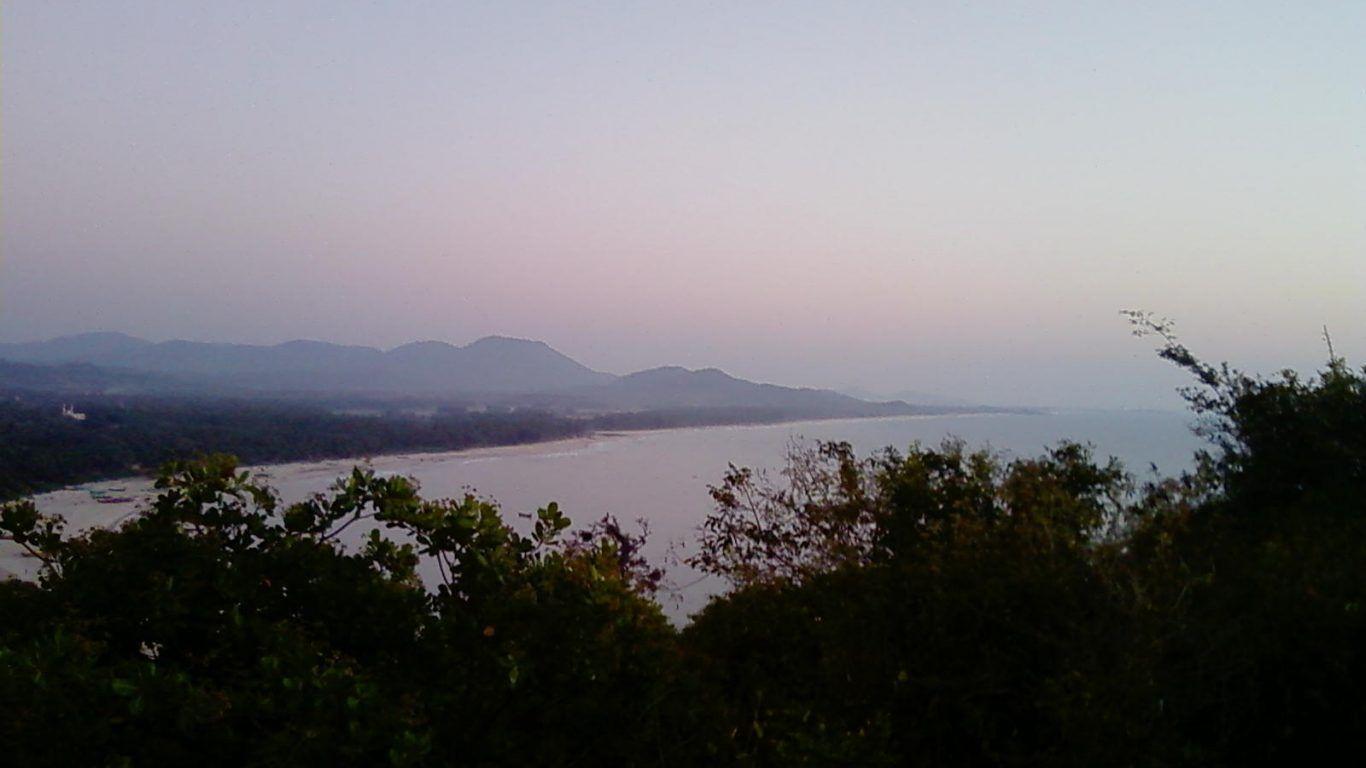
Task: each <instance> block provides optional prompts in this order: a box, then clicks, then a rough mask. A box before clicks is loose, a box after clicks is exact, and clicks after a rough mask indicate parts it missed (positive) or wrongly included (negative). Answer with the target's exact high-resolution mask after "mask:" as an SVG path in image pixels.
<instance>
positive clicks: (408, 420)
mask: <svg viewBox="0 0 1366 768" xmlns="http://www.w3.org/2000/svg"><path fill="white" fill-rule="evenodd" d="M76 402H77V404H78V406H79V410H80V412H81V413H84V414H85V416H86V418H85V420H83V421H76V420H74V419H71V418H67V417H64V416H62V414H61V406H62V402H61V400H60V399H58V398H51V397H35V396H33V395H32V394H31V393H30V394H25V395H22V396H17V395H14V394H9V395H6V396H4V399H3V400H0V499H6V498H15V497H18V496H22V495H26V494H32V493H39V492H42V491H46V490H51V489H53V488H59V487H62V486H64V485H70V484H74V483H81V482H89V481H93V480H99V479H105V478H111V477H122V476H127V475H133V474H151V473H152V472H154V471H156V470H157V469H158V468H159V467H160V466H161V465H162V464H164V463H166V462H168V461H172V460H176V459H191V458H195V457H198V456H202V455H204V454H207V453H212V452H224V453H231V454H233V455H234V456H237V457H239V458H240V459H241V460H242V461H243V462H246V463H248V464H268V463H276V462H284V461H308V460H316V459H338V458H361V457H367V456H376V455H380V454H386V453H406V452H428V451H455V450H461V449H465V448H478V447H483V446H495V445H517V444H522V443H534V442H539V441H543V440H554V439H561V438H569V437H577V436H581V435H586V434H589V433H592V432H594V431H597V430H632V429H665V428H672V427H689V426H707V425H719V424H762V423H774V422H779V421H784V420H790V419H800V418H816V417H818V416H820V415H821V414H817V413H812V412H808V411H802V410H798V409H784V408H748V407H733V408H677V409H669V410H659V411H640V412H633V413H611V414H603V415H597V416H588V417H577V416H569V415H564V414H557V413H552V412H549V411H542V410H528V409H502V410H499V409H491V410H486V411H469V410H465V409H463V408H453V407H436V408H428V409H426V410H421V411H419V410H415V409H414V408H411V407H408V405H404V404H395V403H393V402H390V403H379V404H375V403H365V405H366V406H367V407H366V408H365V409H364V410H365V411H367V412H369V411H373V415H370V414H369V413H367V414H366V415H358V414H356V413H354V412H348V411H347V410H345V409H342V408H341V406H342V405H346V404H345V403H336V404H319V403H314V402H305V401H297V400H296V401H268V400H262V399H225V398H198V397H152V396H137V397H117V396H106V395H101V396H98V397H89V396H87V397H84V398H80V399H78V400H77V401H76ZM409 405H411V404H409Z"/></svg>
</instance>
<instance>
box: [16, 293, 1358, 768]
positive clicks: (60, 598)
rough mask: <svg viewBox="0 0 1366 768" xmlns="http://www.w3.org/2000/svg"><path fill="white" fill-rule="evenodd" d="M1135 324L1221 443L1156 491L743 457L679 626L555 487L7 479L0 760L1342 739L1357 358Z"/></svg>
mask: <svg viewBox="0 0 1366 768" xmlns="http://www.w3.org/2000/svg"><path fill="white" fill-rule="evenodd" d="M1139 320H1140V321H1141V325H1140V328H1141V329H1142V330H1148V331H1151V332H1156V333H1159V334H1162V335H1163V336H1164V337H1166V339H1165V340H1166V344H1165V346H1164V348H1163V351H1162V354H1163V356H1164V357H1166V358H1168V359H1169V360H1171V361H1172V362H1175V363H1177V364H1178V365H1180V366H1182V367H1184V368H1186V369H1187V370H1188V371H1190V372H1191V373H1192V374H1194V375H1195V377H1196V379H1197V381H1198V382H1199V386H1197V387H1196V388H1195V389H1194V390H1192V392H1191V395H1190V397H1191V404H1192V406H1193V407H1194V410H1195V411H1196V413H1197V414H1198V415H1199V416H1200V417H1201V421H1200V424H1201V431H1202V433H1203V434H1204V435H1205V436H1206V437H1207V438H1208V439H1209V440H1210V443H1211V445H1210V448H1209V450H1208V451H1207V452H1202V453H1200V454H1198V455H1197V457H1196V461H1195V468H1194V469H1193V470H1192V471H1190V472H1187V473H1184V474H1182V475H1181V476H1178V477H1172V478H1166V479H1162V480H1158V479H1154V480H1152V481H1150V482H1147V483H1143V484H1139V483H1137V482H1136V481H1135V480H1134V478H1133V477H1132V476H1131V475H1129V474H1127V473H1126V472H1125V470H1124V468H1123V467H1121V466H1120V465H1119V463H1118V462H1116V461H1114V460H1110V461H1103V460H1097V459H1096V457H1094V456H1093V455H1092V453H1091V451H1090V450H1089V449H1088V448H1087V447H1086V446H1083V445H1078V444H1075V443H1062V444H1060V445H1058V446H1056V447H1055V448H1053V449H1052V450H1050V451H1048V452H1047V453H1045V454H1043V455H1040V456H1036V457H1025V458H1020V459H1017V460H1013V461H1006V460H1005V459H1003V458H1002V457H1000V456H999V455H995V454H993V453H991V452H990V451H985V450H972V449H970V448H969V447H968V446H966V445H964V444H962V443H960V442H954V441H947V442H945V443H943V444H941V445H939V446H937V447H926V446H920V445H913V446H911V447H910V448H909V449H907V450H905V451H904V452H901V451H896V450H892V449H888V450H886V451H883V452H880V453H877V454H874V455H872V456H859V455H857V454H855V453H854V451H853V450H852V448H851V447H850V446H849V445H848V444H845V443H824V444H818V445H815V446H807V447H804V448H803V447H798V448H796V449H794V450H793V451H792V453H791V455H790V457H789V461H788V463H787V465H786V467H785V471H783V472H782V473H781V474H772V475H765V474H764V473H762V472H754V471H751V470H750V469H747V468H742V467H734V466H732V467H731V468H730V469H729V471H728V472H727V473H726V474H725V475H724V476H723V477H722V478H719V482H718V484H717V485H716V486H714V487H712V488H711V495H712V498H713V500H714V501H715V506H714V509H713V511H712V513H711V514H710V515H708V516H707V517H706V519H705V520H704V521H703V523H702V525H701V527H700V529H699V531H698V533H697V536H696V537H695V539H694V540H693V541H692V542H691V543H683V544H681V545H680V546H681V547H682V548H681V549H676V550H675V552H676V553H677V554H679V555H680V556H681V557H682V558H683V559H684V561H685V562H686V563H688V564H689V565H691V566H693V567H695V568H696V569H698V570H700V571H702V572H704V573H705V574H708V575H710V576H712V577H713V578H715V579H717V580H719V581H720V582H722V583H723V585H724V591H723V592H721V593H720V594H717V595H715V596H714V597H712V599H711V600H710V601H709V602H708V604H707V606H706V607H705V608H704V609H703V610H701V611H700V612H699V613H697V614H696V615H694V616H692V617H691V618H690V620H689V622H688V623H687V625H686V626H683V627H676V626H673V625H672V624H670V623H669V622H668V621H667V620H666V619H665V616H664V613H663V610H662V605H661V603H662V602H663V600H662V599H661V597H662V596H661V590H666V589H668V584H667V583H665V580H664V572H663V570H662V569H661V568H660V567H659V565H658V564H654V563H651V562H649V560H648V559H647V558H646V557H645V556H644V554H643V551H644V550H643V549H642V545H643V544H644V532H642V533H641V534H636V533H634V532H632V530H631V529H630V528H629V527H625V528H624V527H623V526H622V525H620V524H619V523H618V522H617V521H616V520H615V519H613V518H611V517H608V518H604V519H602V520H599V521H597V522H592V521H580V523H583V522H588V524H587V525H586V526H580V527H578V528H575V527H573V526H572V524H571V522H570V520H569V519H568V518H567V517H566V516H565V515H564V513H563V512H562V511H561V510H560V509H559V508H558V507H557V506H556V505H555V504H553V503H550V504H547V505H546V506H545V507H543V508H542V509H540V510H538V511H537V513H536V514H535V515H534V516H533V517H532V518H531V519H530V520H527V521H525V522H524V523H517V524H514V522H513V521H512V520H511V519H510V517H509V516H506V515H504V514H503V512H502V511H501V510H500V509H499V508H498V506H497V505H496V504H495V503H494V502H492V501H490V500H487V499H483V498H479V497H477V496H475V495H472V494H471V495H465V496H462V497H457V498H450V499H429V498H423V497H422V496H421V495H420V494H419V492H418V489H417V487H416V485H415V484H414V483H412V482H411V481H409V480H408V479H407V478H404V477H401V476H380V475H376V474H375V473H374V472H373V471H370V470H367V469H365V468H364V467H360V468H357V469H355V470H354V471H353V472H351V473H350V474H349V475H347V476H346V477H343V478H341V480H340V481H339V483H338V484H337V485H335V486H334V487H333V488H332V489H331V490H330V491H329V492H328V493H326V494H323V495H321V496H318V497H314V498H310V499H305V500H303V501H300V502H297V503H293V504H289V505H287V506H285V505H282V504H280V503H279V501H278V500H277V496H276V494H274V493H273V492H272V491H271V490H270V489H268V488H266V487H263V486H260V485H257V484H256V482H257V481H255V480H253V479H252V478H251V477H250V476H249V475H247V474H245V473H241V472H240V471H239V469H238V467H237V465H236V463H235V462H234V461H233V459H232V458H231V457H227V456H214V457H210V458H208V459H206V460H204V461H197V462H190V463H183V464H176V465H172V466H169V467H168V468H167V469H166V470H165V471H164V472H163V474H162V476H161V477H160V478H159V480H158V489H159V495H158V497H157V499H156V500H155V501H154V502H152V503H151V504H150V505H149V506H148V507H147V508H146V509H145V510H144V512H143V514H141V515H138V516H136V517H133V518H131V519H129V520H128V521H127V522H125V523H124V524H122V525H120V526H118V527H117V528H114V529H112V530H111V529H96V530H91V531H86V532H84V533H80V534H76V535H71V534H69V533H67V532H64V531H63V526H62V522H61V521H60V520H58V519H55V518H50V517H46V516H44V515H42V514H40V513H39V511H38V509H37V507H36V505H34V504H33V503H32V502H31V501H16V502H9V503H4V504H0V546H4V547H7V548H9V550H10V551H11V552H13V551H16V550H22V551H24V552H26V553H27V554H28V555H29V556H30V557H31V558H32V559H33V564H34V566H35V567H36V568H37V569H38V570H39V571H40V576H41V578H39V579H37V580H33V581H19V580H5V581H0V743H3V744H4V759H5V761H6V762H5V764H6V765H16V766H26V768H27V767H33V768H42V767H44V766H53V768H57V767H58V766H72V765H81V766H84V765H91V766H134V765H135V766H183V765H188V764H193V765H195V766H197V768H211V767H215V766H223V767H224V768H228V767H230V766H232V767H235V766H356V767H357V768H360V767H361V766H366V767H368V766H377V765H388V766H409V767H411V768H442V767H444V766H471V765H474V766H489V767H491V768H493V767H502V766H507V767H508V768H511V767H512V766H566V765H594V766H596V765H604V766H669V767H673V768H694V767H698V768H700V767H701V766H707V767H708V768H710V767H711V766H735V767H736V768H767V767H769V766H773V767H774V768H779V767H784V768H785V767H786V766H870V767H871V766H887V767H890V766H905V765H932V766H1075V767H1076V768H1083V767H1084V768H1091V767H1092V766H1136V767H1142V768H1166V767H1168V766H1202V767H1204V766H1219V767H1223V766H1227V767H1228V768H1233V767H1235V766H1248V765H1258V766H1260V765H1337V764H1340V763H1346V764H1351V763H1350V760H1351V757H1350V755H1352V754H1358V753H1359V752H1360V747H1361V742H1362V734H1363V733H1366V698H1363V696H1362V690H1363V689H1364V688H1366V501H1363V500H1366V372H1359V371H1355V370H1352V369H1350V368H1348V367H1347V365H1346V363H1345V362H1343V361H1342V360H1340V359H1333V360H1331V361H1330V363H1329V365H1328V366H1327V367H1326V368H1325V369H1324V370H1323V371H1322V372H1321V373H1320V375H1319V376H1317V377H1315V378H1312V379H1302V378H1299V377H1296V376H1295V375H1294V374H1284V375H1282V376H1279V377H1277V378H1275V379H1271V380H1263V379H1256V378H1251V377H1247V376H1243V375H1241V374H1239V373H1237V372H1236V371H1231V370H1229V369H1228V368H1226V367H1215V366H1209V365H1205V364H1203V363H1201V362H1199V361H1198V360H1196V359H1195V358H1194V357H1193V356H1192V355H1191V354H1190V352H1188V351H1187V350H1186V348H1185V347H1182V346H1180V345H1179V344H1178V343H1177V342H1176V341H1175V340H1174V339H1172V338H1171V337H1170V332H1169V329H1168V328H1167V327H1166V326H1165V325H1161V324H1157V323H1153V322H1151V321H1148V320H1147V319H1146V318H1144V317H1142V316H1140V317H1139ZM185 407H186V408H187V409H188V410H191V411H193V408H191V407H190V406H188V405H186V406H185ZM92 410H93V409H92ZM127 413H132V414H135V415H136V414H140V413H141V412H140V411H138V410H137V409H136V408H132V407H130V408H129V410H128V412H127ZM138 418H142V419H144V420H150V419H152V417H151V416H148V415H142V416H137V417H135V418H130V419H127V420H125V421H124V422H123V424H125V425H132V424H136V423H138ZM159 418H166V419H168V420H169V422H170V423H171V424H172V425H173V427H174V428H173V429H172V430H171V432H172V433H174V434H178V435H181V434H184V432H183V428H182V427H180V426H176V425H178V424H180V423H182V422H190V423H194V424H196V425H198V426H197V427H196V429H203V430H206V431H213V430H214V429H215V425H217V426H219V427H224V426H228V425H229V422H232V423H231V425H230V426H231V431H225V432H224V433H223V436H222V440H221V441H220V444H224V445H227V444H229V443H228V442H227V440H228V439H229V437H228V436H230V438H231V439H232V440H237V441H241V442H244V443H250V444H253V445H255V443H254V442H253V438H251V437H249V436H247V435H246V434H245V433H247V432H249V431H251V430H252V429H259V428H263V427H262V425H268V426H266V427H264V428H265V429H266V432H267V433H268V434H270V435H272V438H271V439H270V440H269V441H265V440H264V438H262V440H263V445H262V446H261V448H262V450H265V449H267V448H270V447H272V446H274V445H275V444H276V443H275V440H277V439H278V440H284V439H285V438H284V437H283V436H284V435H288V434H292V433H294V432H295V431H298V432H299V433H301V434H302V433H304V432H307V431H310V430H311V432H312V433H313V434H314V435H315V437H314V439H317V438H316V434H317V433H319V432H321V433H323V434H337V433H335V432H333V431H331V430H333V429H334V428H335V429H338V430H340V429H341V426H340V425H346V428H347V429H352V430H355V431H357V432H362V433H365V434H377V435H389V434H391V433H390V432H389V431H388V430H389V429H390V427H389V426H387V425H389V424H391V423H392V424H393V425H394V427H393V429H395V430H398V429H401V428H405V429H407V430H409V431H411V430H414V429H421V428H420V427H419V426H418V424H416V423H407V424H405V423H403V422H401V421H400V420H399V417H398V416H394V417H393V418H394V421H392V422H391V421H390V420H388V419H375V420H365V419H358V418H355V417H352V418H349V419H338V420H336V421H335V422H334V421H330V420H328V419H325V418H324V419H322V420H321V422H319V423H315V422H310V421H309V419H318V418H319V417H318V416H316V415H300V414H299V413H298V412H295V411H287V410H282V411H278V412H275V414H274V419H275V420H276V422H277V423H271V420H272V416H271V412H270V411H267V410H264V409H263V410H259V411H257V410H249V412H248V413H247V414H233V413H232V412H231V411H230V410H224V411H221V412H220V411H214V412H212V413H205V414H200V415H199V416H197V417H196V418H195V419H189V417H188V416H183V415H182V416H180V417H173V416H165V417H159ZM537 418H538V417H536V416H535V415H534V414H516V413H512V414H481V415H470V414H459V415H457V414H450V415H438V416H436V417H433V418H432V419H431V421H430V423H429V425H428V427H427V429H429V430H431V431H429V432H427V433H425V434H427V435H428V436H429V438H430V439H436V436H437V435H440V434H446V435H447V436H448V437H450V436H453V435H456V434H457V427H458V426H462V425H463V427H464V428H468V429H470V430H473V429H474V428H475V425H480V424H483V425H495V426H492V427H490V428H489V431H487V432H485V433H483V435H484V437H483V438H482V439H490V440H491V439H498V437H499V436H502V437H514V436H517V435H519V434H520V435H523V436H525V435H530V434H536V433H537V430H547V431H549V430H553V429H555V428H557V427H558V426H562V425H561V423H560V422H557V421H554V420H551V421H549V422H541V421H538V420H537ZM639 418H640V419H641V420H642V421H640V422H635V423H636V424H641V423H644V421H643V420H644V419H646V418H647V416H646V415H643V414H642V415H639ZM655 418H659V419H668V418H671V417H669V416H666V415H661V414H656V416H655ZM112 419H114V416H113V415H111V414H106V413H93V412H92V414H91V417H90V420H89V423H88V424H87V425H83V426H89V427H94V428H96V429H94V430H93V431H94V432H95V433H97V434H106V433H110V432H117V429H116V428H115V427H114V426H113V424H114V422H112V421H110V420H112ZM215 420H218V421H216V422H215ZM296 420H297V421H296ZM443 425H444V426H443ZM70 426H71V427H73V429H70V430H68V432H67V433H66V434H77V433H78V432H79V430H77V429H74V427H75V426H76V425H74V424H72V425H70ZM305 427H307V430H305ZM579 427H580V428H585V427H584V425H579ZM128 428H129V429H130V430H131V429H132V427H131V426H129V427H128ZM444 429H449V430H451V431H450V432H449V433H442V432H441V430H444ZM518 430H524V431H522V432H518ZM416 434H423V433H421V432H418V433H416ZM464 434H465V436H464V437H461V438H459V439H462V440H464V439H472V438H470V437H469V435H470V434H473V432H470V433H464ZM195 435H196V439H197V438H198V436H200V433H199V432H196V433H195ZM336 439H337V440H338V441H341V438H336ZM376 439H377V438H376ZM339 444H340V442H339V443H338V444H333V443H328V442H314V443H310V445H311V446H313V448H314V449H316V450H326V449H329V448H333V447H337V446H338V445H339ZM183 445H184V446H186V447H189V446H191V445H193V447H196V448H197V447H198V445H197V444H193V443H192V442H190V441H189V440H186V442H184V443H183ZM409 445H412V444H409ZM338 450H340V448H338ZM613 482H619V483H624V484H631V483H640V482H647V480H646V479H642V478H639V477H632V476H629V475H623V476H622V477H619V478H616V479H614V480H613ZM640 512H641V514H644V515H649V514H650V510H649V509H648V508H644V509H641V510H640ZM353 526H354V527H353ZM367 526H371V527H372V528H371V530H369V531H367V530H366V528H367ZM348 540H349V545H347V544H345V543H344V542H347V541H348ZM1344 756H1345V757H1344Z"/></svg>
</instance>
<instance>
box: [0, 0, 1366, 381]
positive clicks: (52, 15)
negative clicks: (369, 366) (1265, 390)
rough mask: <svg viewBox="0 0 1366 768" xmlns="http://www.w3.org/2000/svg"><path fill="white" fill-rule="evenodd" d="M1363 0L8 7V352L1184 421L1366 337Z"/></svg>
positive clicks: (2, 80) (21, 1)
mask: <svg viewBox="0 0 1366 768" xmlns="http://www.w3.org/2000/svg"><path fill="white" fill-rule="evenodd" d="M1363 40H1366V3H1361V2H1346V3H1316V2H1305V1H1304V0H1300V1H1299V2H1286V3H1258V2H1246V1H1243V2H1232V3H1221V2H1207V3H1188V2H1178V3H1141V4H1139V3H1107V2H1094V0H1093V1H1091V2H1079V3H1042V2H1027V3H1007V2H1000V3H980V2H978V3H920V2H912V1H910V0H902V1H901V2H888V3H879V2H872V1H871V0H867V1H864V2H856V3H836V2H826V3H804V2H794V1H793V0H787V1H785V2H774V3H764V2H717V3H710V2H686V3H676V2H648V3H647V2H636V3H591V2H577V3H562V4H561V3H550V2H538V3H525V2H481V3H457V2H405V3H381V2H338V0H329V1H328V2H304V1H302V0H296V1H291V2H284V3H281V2H241V1H235V2H232V3H222V2H204V3H200V2H188V1H187V0H172V1H170V2H120V3H104V2H79V3H77V2H60V1H57V0H11V1H10V2H5V3H3V4H2V5H0V340H4V341H20V340H32V339H40V338H47V337H51V336H56V335H60V334H67V333H76V332H82V331H91V330H118V331H124V332H127V333H131V334H134V335H138V336H142V337H144V338H149V339H152V340H165V339H172V338H186V339H195V340H203V341H233V342H247V343H276V342H281V341H286V340H290V339H296V338H310V339H320V340H325V341H333V342H343V343H354V344H368V345H374V346H380V347H391V346H395V345H398V344H401V343H404V342H407V341H412V340H416V339H440V340H445V341H450V342H453V343H464V342H468V341H470V340H473V339H475V338H478V337H481V336H485V335H489V334H503V335H512V336H520V337H527V338H535V339H541V340H544V341H546V342H547V343H549V344H551V345H552V346H554V347H556V348H557V349H559V350H561V351H563V352H565V353H566V354H569V355H571V356H572V357H574V358H576V359H578V360H580V361H582V362H584V363H585V364H588V365H590V366H593V367H595V368H599V369H602V370H607V371H613V372H627V371H632V370H638V369H642V368H647V367H652V366H656V365H663V364H680V365H686V366H689V367H704V366H716V367H720V368H723V369H725V370H727V371H729V372H731V373H733V374H735V375H739V376H743V377H746V378H751V379H757V380H763V381H773V382H777V383H784V384H794V385H809V386H831V387H849V386H857V387H860V388H862V389H865V390H871V391H877V392H889V393H890V392H897V391H902V390H913V391H927V392H936V393H940V394H944V395H949V396H956V397H961V398H964V399H971V400H978V401H988V402H999V403H1006V404H1036V405H1037V404H1043V405H1079V406H1088V407H1166V406H1170V405H1173V404H1175V403H1177V402H1178V401H1177V400H1176V399H1175V396H1174V395H1173V387H1174V386H1176V385H1177V384H1180V383H1182V382H1183V381H1184V379H1183V378H1182V376H1180V375H1179V374H1177V373H1176V372H1174V371H1171V370H1169V366H1167V365H1166V364H1165V363H1163V362H1161V361H1160V360H1158V359H1157V358H1156V357H1155V356H1154V355H1153V352H1152V345H1151V343H1150V342H1146V341H1144V340H1139V339H1134V338H1132V337H1131V336H1130V335H1129V333H1128V329H1127V326H1126V324H1125V321H1124V320H1123V318H1121V317H1120V315H1119V311H1120V310H1121V309H1126V308H1141V309H1146V310H1151V311H1153V312H1156V313H1158V314H1159V315H1164V316H1168V317H1171V318H1174V319H1175V320H1177V322H1178V329H1179V330H1180V332H1181V333H1182V334H1183V339H1184V340H1185V341H1186V342H1187V343H1188V344H1189V345H1190V346H1191V347H1192V348H1193V349H1194V350H1195V351H1196V352H1197V353H1199V354H1201V355H1203V356H1205V357H1208V358H1210V359H1214V360H1227V361H1229V362H1231V363H1233V364H1235V365H1238V366H1241V367H1244V368H1247V369H1250V370H1273V369H1279V368H1284V367H1297V368H1304V369H1312V368H1313V367H1314V366H1315V365H1316V364H1317V363H1319V362H1321V361H1322V360H1323V359H1324V357H1325V354H1326V353H1325V350H1324V345H1323V341H1322V338H1321V334H1322V329H1323V327H1324V326H1327V327H1328V328H1329V330H1330V332H1331V333H1332V336H1333V341H1334V344H1335V345H1336V348H1337V350H1338V352H1339V353H1341V354H1345V355H1347V356H1348V357H1349V358H1350V359H1351V360H1352V361H1353V362H1355V363H1357V364H1361V363H1363V362H1366V323H1363V319H1366V45H1363V44H1362V41H1363Z"/></svg>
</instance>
